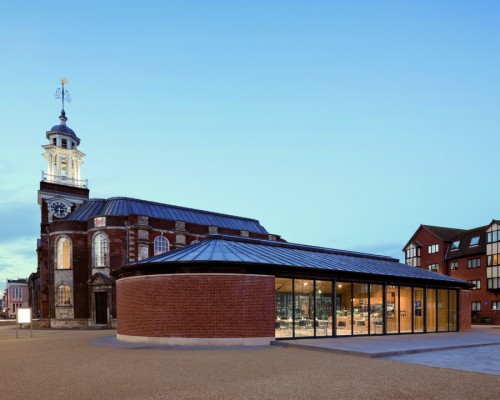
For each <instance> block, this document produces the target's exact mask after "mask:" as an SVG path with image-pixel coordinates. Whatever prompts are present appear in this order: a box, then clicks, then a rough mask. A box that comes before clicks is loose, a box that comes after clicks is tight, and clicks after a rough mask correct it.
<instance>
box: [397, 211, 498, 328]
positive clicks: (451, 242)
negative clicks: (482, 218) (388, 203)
mask: <svg viewBox="0 0 500 400" xmlns="http://www.w3.org/2000/svg"><path fill="white" fill-rule="evenodd" d="M403 251H404V253H405V261H406V264H408V265H412V266H414V267H417V268H422V269H427V270H429V271H434V272H437V273H440V274H443V275H448V276H451V277H454V278H458V279H462V280H464V281H468V282H469V283H470V284H471V286H472V291H471V313H472V317H473V320H481V319H483V318H496V319H497V320H499V321H497V322H500V296H499V295H500V221H498V220H492V221H491V223H490V224H489V225H486V226H481V227H478V228H473V229H456V228H447V227H442V226H431V225H420V227H419V228H418V229H417V231H416V232H415V233H414V234H413V236H412V237H411V239H410V240H409V241H408V243H407V244H406V246H405V247H404V248H403ZM497 310H499V311H498V312H497ZM497 314H498V315H497Z"/></svg>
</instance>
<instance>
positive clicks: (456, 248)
mask: <svg viewBox="0 0 500 400" xmlns="http://www.w3.org/2000/svg"><path fill="white" fill-rule="evenodd" d="M459 247H460V240H455V241H454V242H453V243H452V244H451V246H450V250H458V248H459Z"/></svg>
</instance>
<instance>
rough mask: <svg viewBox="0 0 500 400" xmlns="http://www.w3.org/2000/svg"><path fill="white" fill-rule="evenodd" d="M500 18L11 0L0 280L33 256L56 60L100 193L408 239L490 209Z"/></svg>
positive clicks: (291, 4) (434, 10)
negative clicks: (420, 230)
mask: <svg viewBox="0 0 500 400" xmlns="http://www.w3.org/2000/svg"><path fill="white" fill-rule="evenodd" d="M499 18H500V2H498V1H486V0H485V1H479V2H478V1H459V0H454V1H445V0H442V1H435V0H432V1H426V0H419V1H383V0H380V1H376V2H375V1H335V0H330V1H314V0H311V1H294V0H288V1H277V0H276V1H271V0H267V1H259V0H252V1H238V0H233V1H215V0H211V1H186V0H184V1H165V0H164V1H149V0H143V1H141V2H130V1H123V0H121V1H106V2H102V1H92V0H87V1H72V2H64V3H61V2H60V1H57V2H56V1H50V0H46V1H43V2H39V1H30V0H25V1H18V2H3V4H2V12H1V13H0V59H1V64H0V65H1V72H2V73H1V74H0V88H1V90H0V124H1V125H0V126H1V128H0V134H1V137H2V141H1V142H2V144H3V146H2V148H3V151H1V152H0V217H1V221H2V223H1V224H0V288H2V287H3V286H5V281H6V279H7V278H23V277H28V276H29V274H30V273H31V272H34V271H35V270H36V262H37V261H36V251H35V250H36V239H37V238H38V237H39V230H40V215H39V206H38V204H37V190H38V187H39V182H40V179H41V173H42V171H45V170H46V165H45V160H44V159H43V157H42V156H41V154H42V152H43V151H42V148H41V146H42V145H44V144H46V143H47V139H46V137H45V132H46V131H47V130H49V129H50V128H51V127H52V126H53V125H55V124H58V122H59V121H58V116H59V113H60V109H61V107H60V101H58V100H56V99H55V98H54V96H53V94H54V92H55V91H56V89H57V88H58V85H59V81H60V79H61V78H62V77H66V78H67V79H68V84H67V86H66V89H67V90H68V91H69V92H70V94H71V97H72V100H73V101H72V102H71V103H70V104H68V105H67V106H66V107H65V109H66V113H67V117H68V122H67V124H68V126H70V127H71V128H72V129H74V130H75V132H76V134H77V135H78V137H80V139H81V144H80V146H79V150H81V151H82V152H84V153H85V154H86V157H85V159H84V162H85V163H84V165H83V166H82V178H83V179H88V182H89V187H90V195H91V197H93V198H107V197H116V196H126V197H134V198H140V199H146V200H152V201H158V202H163V203H168V204H174V205H181V206H186V207H192V208H198V209H203V210H210V211H216V212H221V213H228V214H233V215H239V216H245V217H250V218H255V219H258V220H259V221H260V222H261V224H262V225H263V226H264V227H266V229H267V230H268V231H269V232H270V233H274V234H279V235H281V236H282V237H283V238H284V239H286V240H287V241H289V242H296V243H304V244H310V245H317V246H324V247H332V248H340V249H347V250H354V251H364V252H369V253H376V254H384V255H389V256H393V257H396V258H399V259H402V258H403V254H402V251H401V250H402V248H403V246H404V245H405V244H406V242H407V241H408V240H409V239H410V237H411V236H412V234H413V233H414V232H415V230H416V229H417V228H418V227H419V225H420V224H428V225H439V226H449V227H455V228H462V229H469V228H474V227H478V226H482V225H487V224H489V223H490V222H491V220H492V219H493V218H500V209H499V206H498V204H499V203H498V199H499V198H500V185H499V183H498V171H499V162H498V148H500V137H499V128H500V81H499V71H500V68H499V67H500V29H499V27H498V26H499V24H498V21H499Z"/></svg>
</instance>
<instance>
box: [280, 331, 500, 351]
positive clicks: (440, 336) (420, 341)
mask: <svg viewBox="0 0 500 400" xmlns="http://www.w3.org/2000/svg"><path fill="white" fill-rule="evenodd" d="M272 344H273V345H276V346H281V347H301V348H308V349H311V350H313V349H314V350H323V351H331V352H335V353H343V354H349V355H360V356H364V357H370V358H375V357H388V356H395V355H402V354H413V353H422V352H430V351H440V350H451V349H462V348H468V347H479V346H492V345H497V344H498V345H500V327H488V328H482V327H481V328H473V329H472V330H470V331H467V332H443V333H428V334H414V335H385V336H358V337H352V336H350V337H341V338H339V337H337V338H324V339H320V338H317V339H298V340H277V341H274V342H272Z"/></svg>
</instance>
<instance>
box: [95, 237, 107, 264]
mask: <svg viewBox="0 0 500 400" xmlns="http://www.w3.org/2000/svg"><path fill="white" fill-rule="evenodd" d="M98 239H99V243H97V240H98ZM97 245H99V247H100V248H99V249H97V247H96V246H97ZM92 265H93V267H94V268H106V267H109V237H108V235H106V234H105V233H104V232H97V233H96V234H95V235H94V237H93V238H92Z"/></svg>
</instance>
